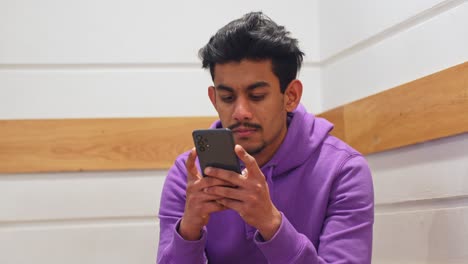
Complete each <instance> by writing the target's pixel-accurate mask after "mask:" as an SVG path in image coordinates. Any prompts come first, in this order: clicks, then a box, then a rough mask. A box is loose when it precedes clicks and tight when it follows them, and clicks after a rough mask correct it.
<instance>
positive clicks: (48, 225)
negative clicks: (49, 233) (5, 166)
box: [0, 215, 159, 232]
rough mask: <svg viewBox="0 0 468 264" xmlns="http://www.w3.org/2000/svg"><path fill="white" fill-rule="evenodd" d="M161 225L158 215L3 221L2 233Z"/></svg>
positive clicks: (0, 223)
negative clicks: (27, 230)
mask: <svg viewBox="0 0 468 264" xmlns="http://www.w3.org/2000/svg"><path fill="white" fill-rule="evenodd" d="M152 224H159V219H158V218H157V216H156V215H144V216H123V217H94V218H92V217H90V218H72V219H37V220H19V221H16V220H15V221H1V220H0V232H1V231H7V230H8V231H11V230H19V229H20V230H24V229H60V228H74V227H80V228H81V227H101V226H128V225H152Z"/></svg>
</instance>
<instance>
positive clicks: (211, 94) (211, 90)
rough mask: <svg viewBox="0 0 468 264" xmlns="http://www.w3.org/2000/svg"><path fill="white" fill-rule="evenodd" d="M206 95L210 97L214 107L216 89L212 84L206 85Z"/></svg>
mask: <svg viewBox="0 0 468 264" xmlns="http://www.w3.org/2000/svg"><path fill="white" fill-rule="evenodd" d="M208 97H209V98H210V101H211V104H213V106H214V108H215V109H216V89H215V88H214V86H210V87H208Z"/></svg>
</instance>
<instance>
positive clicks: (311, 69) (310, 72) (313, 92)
mask: <svg viewBox="0 0 468 264" xmlns="http://www.w3.org/2000/svg"><path fill="white" fill-rule="evenodd" d="M298 78H299V79H300V80H301V82H302V85H303V92H302V100H301V101H302V103H303V104H304V105H305V107H306V108H307V110H308V111H309V112H311V113H314V114H319V113H321V112H322V95H321V93H322V90H321V88H320V68H319V67H315V66H305V67H303V68H302V69H301V72H300V74H299V77H298Z"/></svg>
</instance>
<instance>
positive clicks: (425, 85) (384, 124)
mask: <svg viewBox="0 0 468 264" xmlns="http://www.w3.org/2000/svg"><path fill="white" fill-rule="evenodd" d="M318 116H320V117H324V118H326V119H328V120H330V121H331V122H332V123H334V124H335V129H334V130H333V131H332V134H333V135H335V136H337V137H339V138H341V139H343V140H344V141H346V142H347V143H349V144H350V145H351V146H353V147H354V148H356V149H357V150H358V151H360V152H362V153H363V154H369V153H374V152H379V151H384V150H389V149H394V148H398V147H402V146H407V145H411V144H416V143H420V142H424V141H428V140H433V139H437V138H441V137H447V136H451V135H457V134H461V133H467V132H468V62H465V63H463V64H460V65H457V66H455V67H452V68H449V69H446V70H444V71H441V72H438V73H435V74H432V75H429V76H427V77H424V78H421V79H418V80H416V81H413V82H410V83H407V84H403V85H401V86H398V87H395V88H393V89H390V90H387V91H383V92H381V93H378V94H375V95H372V96H369V97H366V98H363V99H361V100H358V101H356V102H352V103H349V104H346V105H343V106H340V107H337V108H335V109H332V110H330V111H326V112H324V113H322V114H319V115H318ZM215 119H216V118H215V117H190V118H183V117H180V118H114V119H62V120H0V173H21V172H59V171H84V170H86V171H93V170H96V171H97V170H137V169H140V170H143V169H167V168H169V167H170V166H171V165H172V164H173V162H174V159H175V158H176V156H177V155H178V154H180V153H182V152H184V151H186V150H189V149H190V148H192V146H193V143H192V140H191V136H190V135H191V132H192V130H193V129H196V128H206V127H208V126H209V125H210V124H211V123H212V122H213V121H214V120H215Z"/></svg>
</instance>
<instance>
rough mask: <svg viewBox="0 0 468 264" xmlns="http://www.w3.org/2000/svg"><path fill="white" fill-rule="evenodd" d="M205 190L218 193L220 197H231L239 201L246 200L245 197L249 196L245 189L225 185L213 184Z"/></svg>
mask: <svg viewBox="0 0 468 264" xmlns="http://www.w3.org/2000/svg"><path fill="white" fill-rule="evenodd" d="M205 192H206V193H207V194H211V195H216V196H218V197H222V198H229V199H233V200H238V201H244V199H246V198H248V194H247V193H246V192H245V190H244V189H238V188H231V187H224V186H213V187H210V188H206V189H205Z"/></svg>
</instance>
